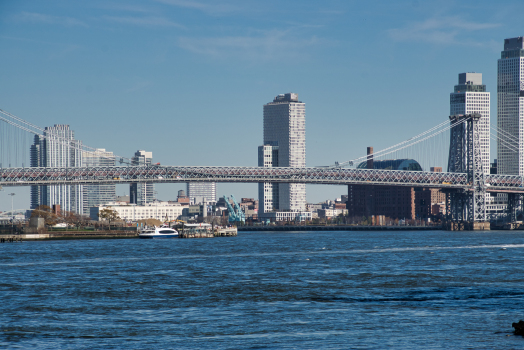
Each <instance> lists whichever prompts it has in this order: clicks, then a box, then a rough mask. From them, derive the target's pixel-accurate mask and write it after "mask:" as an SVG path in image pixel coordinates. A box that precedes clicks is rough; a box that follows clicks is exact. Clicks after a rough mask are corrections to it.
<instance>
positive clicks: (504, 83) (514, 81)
mask: <svg viewBox="0 0 524 350" xmlns="http://www.w3.org/2000/svg"><path fill="white" fill-rule="evenodd" d="M497 68H498V69H497V128H498V130H499V135H500V134H501V135H500V136H499V137H502V138H503V142H501V141H500V139H498V140H497V173H498V174H508V175H524V150H523V149H522V148H521V145H523V144H524V38H523V37H518V38H510V39H504V51H502V52H501V57H500V59H499V60H498V67H497ZM515 150H518V152H516V151H515Z"/></svg>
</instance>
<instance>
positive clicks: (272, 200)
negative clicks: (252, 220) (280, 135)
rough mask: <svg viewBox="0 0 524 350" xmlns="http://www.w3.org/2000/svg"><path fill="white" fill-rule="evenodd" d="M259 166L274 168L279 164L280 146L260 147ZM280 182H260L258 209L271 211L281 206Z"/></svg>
mask: <svg viewBox="0 0 524 350" xmlns="http://www.w3.org/2000/svg"><path fill="white" fill-rule="evenodd" d="M258 166H260V167H265V168H273V167H277V166H278V146H271V145H264V146H259V147H258ZM278 195H279V194H278V184H274V183H271V182H265V183H260V184H258V199H259V201H258V211H259V214H261V213H269V212H272V211H273V210H275V209H276V208H278V207H279V202H278Z"/></svg>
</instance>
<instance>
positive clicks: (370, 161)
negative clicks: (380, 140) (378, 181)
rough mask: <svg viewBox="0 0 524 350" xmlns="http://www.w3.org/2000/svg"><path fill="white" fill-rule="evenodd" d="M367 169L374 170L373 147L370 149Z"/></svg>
mask: <svg viewBox="0 0 524 350" xmlns="http://www.w3.org/2000/svg"><path fill="white" fill-rule="evenodd" d="M367 168H368V169H373V147H368V161H367Z"/></svg>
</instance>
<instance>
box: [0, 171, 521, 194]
mask: <svg viewBox="0 0 524 350" xmlns="http://www.w3.org/2000/svg"><path fill="white" fill-rule="evenodd" d="M189 181H192V182H193V181H194V182H254V183H261V182H271V183H306V184H332V185H363V184H365V185H389V186H413V187H430V188H449V189H465V190H470V189H471V184H470V183H468V179H467V175H466V174H463V173H432V172H424V171H399V170H378V169H369V170H368V169H344V168H328V167H315V168H285V167H278V168H263V167H228V166H225V167H211V166H207V167H206V166H160V165H150V166H113V167H78V168H52V167H49V168H36V167H35V168H3V169H0V186H30V185H59V184H68V185H75V184H86V185H88V184H129V183H136V182H150V183H175V182H189ZM486 190H487V191H488V192H506V193H524V177H521V176H518V175H486Z"/></svg>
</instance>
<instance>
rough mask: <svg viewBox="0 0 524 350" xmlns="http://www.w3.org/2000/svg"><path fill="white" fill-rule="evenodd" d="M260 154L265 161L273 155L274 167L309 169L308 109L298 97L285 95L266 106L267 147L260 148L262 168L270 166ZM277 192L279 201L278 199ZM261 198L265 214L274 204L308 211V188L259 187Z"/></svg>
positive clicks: (260, 164) (265, 137)
mask: <svg viewBox="0 0 524 350" xmlns="http://www.w3.org/2000/svg"><path fill="white" fill-rule="evenodd" d="M266 146H270V147H266ZM275 147H277V148H275ZM260 152H262V153H263V155H264V157H265V155H268V156H269V155H271V158H272V159H271V161H270V163H271V166H272V167H297V168H303V167H305V166H306V106H305V103H303V102H301V101H299V100H298V94H295V93H287V94H281V95H278V96H277V97H275V99H274V100H273V102H270V103H268V104H265V105H264V144H263V146H262V148H260V147H259V166H269V163H268V164H266V162H265V161H264V160H262V162H261V161H260V155H261V153H260ZM277 192H278V201H277V200H276V198H274V195H276V193H277ZM260 194H261V195H262V196H260V197H259V201H260V203H263V204H262V205H260V208H261V209H260V210H261V214H262V213H263V211H264V210H266V208H267V209H269V206H270V204H269V203H270V202H271V207H272V209H274V210H291V211H305V209H306V185H305V184H284V183H283V184H272V185H271V186H270V185H269V184H259V195H260ZM270 198H271V199H270Z"/></svg>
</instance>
